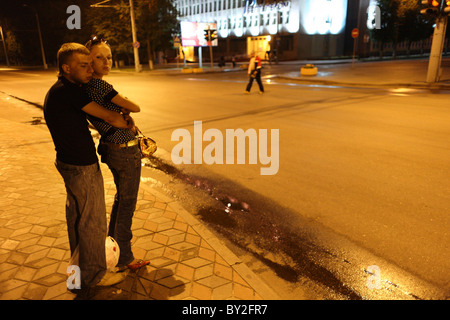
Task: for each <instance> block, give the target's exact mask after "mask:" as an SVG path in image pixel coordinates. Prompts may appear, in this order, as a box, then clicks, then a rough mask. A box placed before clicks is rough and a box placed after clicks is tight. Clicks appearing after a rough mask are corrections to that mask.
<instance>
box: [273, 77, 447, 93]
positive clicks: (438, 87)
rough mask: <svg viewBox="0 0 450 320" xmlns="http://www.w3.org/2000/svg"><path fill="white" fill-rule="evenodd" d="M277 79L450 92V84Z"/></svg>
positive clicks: (317, 83) (335, 84)
mask: <svg viewBox="0 0 450 320" xmlns="http://www.w3.org/2000/svg"><path fill="white" fill-rule="evenodd" d="M276 78H278V79H283V80H290V81H297V82H300V83H304V84H311V85H325V86H340V87H367V88H391V89H392V88H413V89H425V90H445V89H447V90H450V84H439V83H437V84H436V83H430V84H428V83H425V82H424V83H417V84H416V83H380V84H376V83H364V82H359V83H355V82H342V81H332V80H323V79H313V78H298V77H289V76H283V75H278V76H276Z"/></svg>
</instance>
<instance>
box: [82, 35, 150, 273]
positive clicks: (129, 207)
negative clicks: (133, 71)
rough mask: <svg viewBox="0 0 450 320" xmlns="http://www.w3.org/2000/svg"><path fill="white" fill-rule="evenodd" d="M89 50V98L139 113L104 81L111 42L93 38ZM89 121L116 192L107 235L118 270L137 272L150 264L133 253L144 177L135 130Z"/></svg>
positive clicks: (108, 63)
mask: <svg viewBox="0 0 450 320" xmlns="http://www.w3.org/2000/svg"><path fill="white" fill-rule="evenodd" d="M86 47H87V48H88V49H89V50H90V53H91V57H92V60H93V61H92V68H93V69H94V73H93V78H92V79H91V80H90V81H89V83H87V84H86V85H85V86H84V89H85V90H86V92H87V94H88V95H89V97H90V98H91V99H92V100H94V101H95V102H97V103H98V104H100V105H102V106H104V107H105V108H107V109H109V110H113V111H116V112H119V113H123V114H129V113H130V112H139V111H140V108H139V106H138V105H137V104H135V103H134V102H132V101H130V100H128V99H127V98H125V97H123V96H122V95H120V94H119V93H118V92H117V91H116V90H114V88H113V86H112V85H110V84H109V83H108V82H106V81H105V80H103V77H104V76H106V75H108V74H109V72H110V70H111V67H112V54H111V49H110V47H109V45H108V43H107V42H106V41H105V40H103V39H99V38H97V37H94V38H93V39H92V40H89V41H88V43H86ZM88 119H89V121H90V122H91V123H92V125H94V127H95V128H96V129H97V130H98V132H99V133H100V134H101V139H100V142H99V146H98V153H99V154H100V155H101V159H102V162H104V163H106V164H107V165H108V167H109V169H110V170H111V172H112V174H113V176H114V182H115V184H116V189H117V191H116V195H115V198H114V204H113V206H112V210H111V217H110V222H109V230H108V235H109V236H111V237H112V238H114V239H115V240H116V241H117V243H118V245H119V248H120V257H119V262H118V264H117V267H118V270H119V271H121V270H126V269H127V268H129V269H131V270H137V269H139V268H141V267H143V266H145V265H147V264H149V263H150V262H149V261H143V260H138V259H136V258H135V257H134V255H133V252H132V250H131V239H132V237H133V234H132V231H131V224H132V220H133V214H134V210H135V209H136V203H137V195H138V191H139V183H140V178H141V152H140V149H139V145H138V140H137V137H136V129H135V128H133V129H117V128H114V127H112V126H111V125H109V124H108V123H107V122H105V121H103V120H101V119H98V118H95V117H88Z"/></svg>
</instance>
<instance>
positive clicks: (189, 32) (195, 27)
mask: <svg viewBox="0 0 450 320" xmlns="http://www.w3.org/2000/svg"><path fill="white" fill-rule="evenodd" d="M180 24H181V43H182V44H183V47H207V46H208V41H207V40H206V39H205V30H207V29H211V30H216V29H217V25H216V24H215V23H203V22H190V21H181V22H180ZM212 45H213V46H217V39H215V40H213V41H212Z"/></svg>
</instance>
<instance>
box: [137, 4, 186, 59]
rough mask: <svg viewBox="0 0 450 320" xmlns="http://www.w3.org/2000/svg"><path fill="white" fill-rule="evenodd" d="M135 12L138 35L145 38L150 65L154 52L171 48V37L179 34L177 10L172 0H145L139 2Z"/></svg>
mask: <svg viewBox="0 0 450 320" xmlns="http://www.w3.org/2000/svg"><path fill="white" fill-rule="evenodd" d="M136 12H137V14H136V20H137V24H138V32H139V36H140V37H142V39H145V40H146V43H145V44H146V47H147V55H148V61H149V63H150V65H152V63H153V57H154V55H155V52H158V51H164V50H166V49H170V48H172V46H173V40H172V37H173V35H174V34H176V33H178V34H179V24H178V20H177V11H176V9H175V6H174V5H173V1H172V0H147V1H142V2H140V3H139V5H138V7H137V10H136Z"/></svg>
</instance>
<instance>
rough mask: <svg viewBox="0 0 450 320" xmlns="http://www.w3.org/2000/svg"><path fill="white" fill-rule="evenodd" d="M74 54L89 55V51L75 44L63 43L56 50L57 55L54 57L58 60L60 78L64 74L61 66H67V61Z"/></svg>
mask: <svg viewBox="0 0 450 320" xmlns="http://www.w3.org/2000/svg"><path fill="white" fill-rule="evenodd" d="M74 53H81V54H85V55H89V54H90V52H89V50H88V49H87V48H86V47H85V46H83V45H82V44H80V43H75V42H69V43H64V44H63V45H62V46H61V48H60V49H59V50H58V54H57V56H56V58H57V60H58V68H59V75H60V76H62V75H63V74H64V70H63V68H62V66H63V64H67V63H68V61H69V59H70V58H71V57H72V55H73V54H74Z"/></svg>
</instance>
